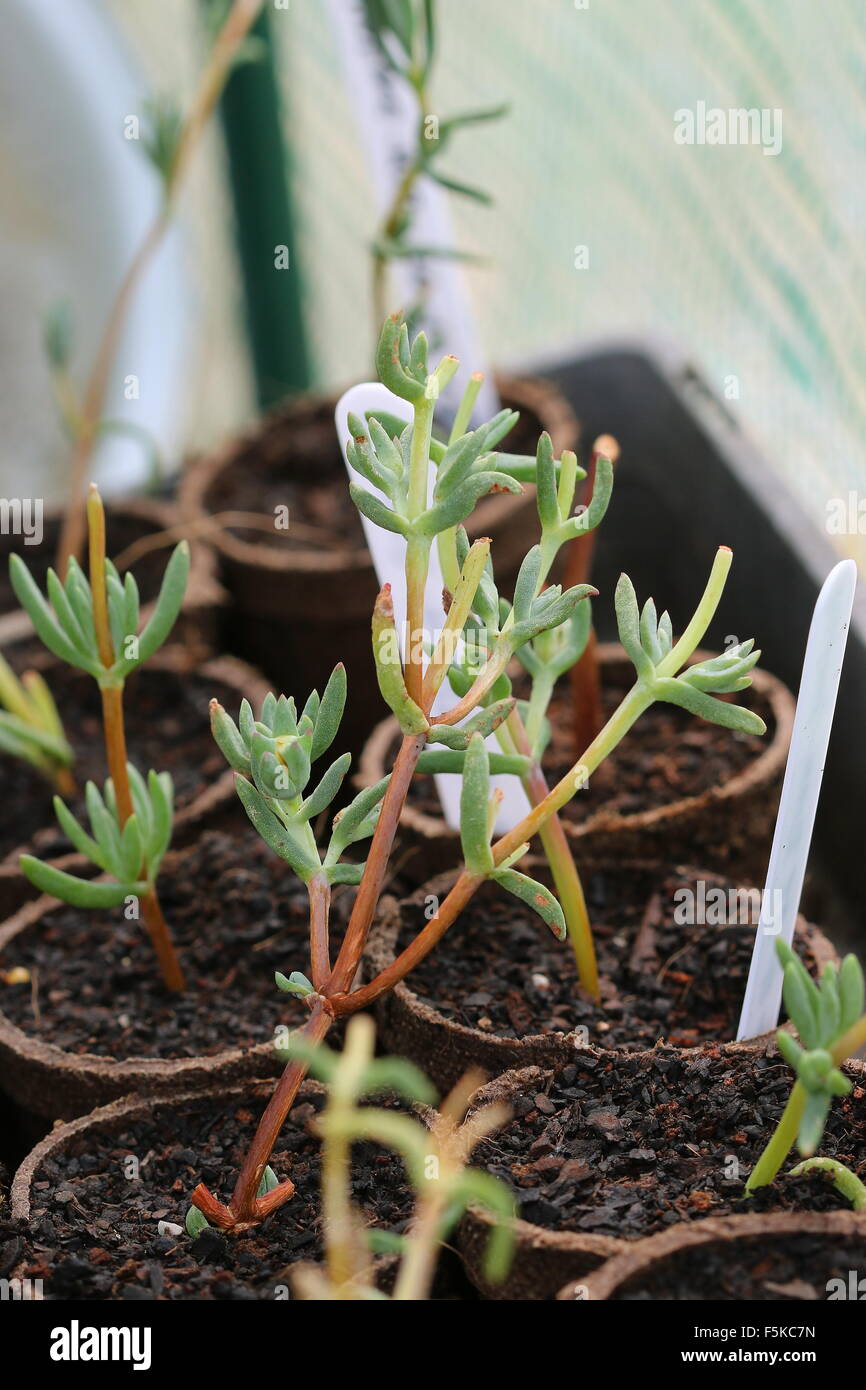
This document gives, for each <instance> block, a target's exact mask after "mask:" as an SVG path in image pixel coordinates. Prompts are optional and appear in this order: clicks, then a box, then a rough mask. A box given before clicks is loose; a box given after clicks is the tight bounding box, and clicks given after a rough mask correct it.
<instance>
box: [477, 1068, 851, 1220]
mask: <svg viewBox="0 0 866 1390" xmlns="http://www.w3.org/2000/svg"><path fill="white" fill-rule="evenodd" d="M548 1077H549V1079H548V1080H546V1081H545V1082H544V1083H543V1084H541V1085H540V1086H539V1083H538V1082H537V1081H536V1082H535V1083H534V1084H532V1085H530V1086H528V1087H527V1089H526V1090H523V1091H521V1092H520V1093H519V1094H518V1095H517V1096H516V1098H515V1099H513V1100H512V1102H511V1104H512V1109H513V1112H514V1116H515V1118H514V1119H513V1120H512V1121H511V1122H510V1123H509V1124H508V1125H507V1126H506V1127H505V1129H504V1130H502V1131H501V1132H500V1133H499V1134H497V1135H494V1136H493V1137H492V1138H490V1139H488V1140H485V1141H484V1143H483V1144H482V1145H481V1146H480V1147H479V1149H478V1150H477V1151H476V1155H475V1160H474V1161H475V1163H476V1164H478V1165H483V1167H485V1168H486V1169H488V1170H489V1171H490V1172H491V1173H494V1174H495V1175H496V1176H497V1177H500V1178H502V1179H504V1180H505V1181H506V1182H508V1183H509V1184H510V1186H511V1187H512V1188H513V1190H514V1192H515V1195H516V1197H517V1200H518V1203H519V1207H520V1215H521V1216H522V1217H523V1218H524V1219H525V1220H526V1221H530V1222H532V1223H533V1224H535V1225H538V1226H544V1227H546V1228H547V1229H549V1230H556V1231H577V1232H581V1231H582V1232H592V1233H593V1234H595V1235H610V1236H620V1237H621V1238H623V1239H627V1240H636V1239H638V1238H639V1237H641V1236H648V1235H652V1233H653V1232H654V1231H659V1230H663V1229H664V1228H665V1227H666V1226H670V1225H673V1224H674V1223H675V1222H678V1221H697V1220H700V1219H701V1218H702V1217H706V1216H727V1215H732V1214H733V1213H735V1212H740V1213H748V1212H762V1211H835V1210H840V1209H841V1210H846V1209H848V1210H850V1207H849V1204H848V1203H847V1202H846V1201H845V1198H844V1197H842V1196H841V1195H840V1194H839V1193H838V1192H837V1191H836V1190H835V1188H833V1187H832V1186H830V1185H829V1184H828V1183H827V1181H826V1180H825V1178H824V1177H822V1176H821V1175H818V1176H811V1177H805V1178H791V1177H786V1176H784V1175H782V1176H780V1177H778V1178H777V1179H776V1181H775V1183H773V1185H772V1186H771V1187H764V1188H760V1189H759V1190H758V1191H757V1192H756V1193H755V1194H754V1196H752V1197H750V1198H749V1197H744V1196H743V1185H744V1183H745V1181H746V1178H747V1177H748V1175H749V1173H750V1172H751V1170H752V1168H753V1166H754V1164H755V1162H756V1161H757V1159H758V1157H759V1156H760V1154H761V1152H762V1150H763V1149H764V1147H765V1145H766V1143H767V1141H768V1139H769V1138H770V1135H771V1134H772V1132H773V1130H774V1128H775V1125H776V1123H777V1121H778V1120H779V1118H780V1116H781V1114H782V1110H783V1109H784V1106H785V1104H786V1102H787V1099H788V1096H789V1094H790V1091H791V1085H792V1076H791V1071H790V1068H789V1067H788V1066H786V1065H785V1063H784V1062H782V1061H781V1060H780V1059H779V1057H777V1056H763V1055H755V1054H743V1055H741V1056H739V1057H737V1056H724V1055H723V1054H722V1052H721V1051H720V1049H718V1048H707V1049H705V1050H704V1051H702V1052H700V1053H697V1054H691V1055H690V1054H684V1053H682V1052H677V1051H676V1050H675V1049H672V1048H664V1047H659V1048H656V1049H655V1050H654V1051H653V1052H651V1053H642V1054H640V1055H637V1056H628V1055H621V1056H620V1057H618V1058H617V1059H616V1060H615V1061H611V1060H610V1059H609V1058H606V1057H604V1056H600V1057H599V1056H587V1055H585V1054H584V1055H582V1056H581V1057H580V1059H579V1060H578V1061H576V1062H575V1063H574V1064H573V1065H569V1066H566V1067H563V1068H561V1069H559V1070H558V1071H557V1072H556V1073H554V1074H550V1073H548ZM863 1096H864V1089H863V1087H862V1085H861V1084H859V1082H857V1081H856V1080H855V1085H854V1089H853V1090H852V1092H851V1094H850V1095H849V1096H846V1097H844V1098H842V1099H841V1100H839V1101H834V1103H833V1107H832V1109H831V1112H830V1118H829V1120H828V1122H827V1128H826V1131H825V1134H824V1139H823V1142H822V1145H821V1153H822V1154H823V1155H826V1156H828V1157H831V1158H837V1159H838V1160H839V1161H840V1162H842V1163H844V1164H845V1165H846V1166H848V1167H850V1168H852V1169H853V1170H854V1171H855V1172H856V1171H857V1170H858V1168H862V1165H863V1152H864V1144H866V1107H864V1105H863ZM789 1166H792V1165H789Z"/></svg>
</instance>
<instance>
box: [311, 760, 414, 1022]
mask: <svg viewBox="0 0 866 1390" xmlns="http://www.w3.org/2000/svg"><path fill="white" fill-rule="evenodd" d="M424 743H425V735H424V734H418V735H411V734H407V735H406V737H405V738H404V739H403V742H402V743H401V744H400V751H399V752H398V754H397V757H396V759H395V760H394V767H393V769H392V771H391V778H390V781H389V783H388V789H387V791H386V792H385V795H384V797H383V799H382V810H381V812H380V815H379V820H378V822H377V824H376V829H375V831H374V832H373V839H372V841H371V842H370V852H369V854H368V855H367V865H366V868H365V869H364V877H363V878H362V879H361V884H360V887H359V888H358V892H357V895H356V897H355V902H354V904H353V906H352V915H351V917H350V918H349V925H348V927H347V928H346V935H345V937H344V938H343V944H342V946H341V947H340V952H339V955H338V956H337V963H336V965H335V966H334V969H333V971H332V972H331V976H330V979H329V981H328V986H327V990H326V993H327V994H328V996H329V997H330V996H332V995H334V994H344V993H345V991H346V990H348V989H350V988H351V985H352V981H353V980H354V978H355V972H356V971H357V969H358V963H359V961H360V959H361V953H362V951H363V949H364V945H365V942H366V940H367V932H368V931H369V930H370V923H371V922H372V920H373V914H374V912H375V911H376V904H377V903H378V901H379V894H380V893H381V891H382V884H383V883H384V882H385V875H386V874H387V872H388V860H389V858H390V855H391V848H392V846H393V844H394V836H395V835H396V833H397V826H398V824H399V821H400V815H401V813H402V810H403V806H404V803H405V801H406V794H407V792H408V790H409V784H410V782H411V781H412V777H413V775H414V772H415V768H416V767H417V766H418V759H419V757H420V756H421V750H422V749H423V747H424Z"/></svg>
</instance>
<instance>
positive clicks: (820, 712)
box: [737, 560, 857, 1040]
mask: <svg viewBox="0 0 866 1390" xmlns="http://www.w3.org/2000/svg"><path fill="white" fill-rule="evenodd" d="M856 584H857V566H856V564H855V563H854V561H853V560H841V561H840V562H839V564H838V565H836V566H835V567H834V568H833V569H832V570H831V571H830V573H829V575H828V576H827V578H826V579H825V581H824V584H823V586H822V589H821V592H820V594H819V595H818V599H817V602H816V604H815V611H814V613H813V614H812V622H811V625H810V627H809V640H808V641H807V643H806V656H805V658H804V661H803V674H802V676H801V678H800V690H799V694H798V696H797V713H796V715H795V718H794V732H793V734H792V736H791V750H790V752H789V754H788V763H787V766H786V768H785V780H784V783H783V785H782V796H781V799H780V801H779V814H778V817H777V819H776V829H775V831H774V833H773V845H772V848H771V850H770V863H769V865H768V868H767V881H766V885H765V887H764V894H763V898H762V900H761V916H760V920H759V922H758V928H757V934H756V936H755V949H754V951H753V953H752V964H751V967H750V969H749V978H748V981H747V983H746V994H745V998H744V1000H743V1011H742V1014H741V1015H740V1026H739V1029H738V1030H737V1038H738V1040H740V1039H743V1038H756V1037H759V1036H760V1034H761V1033H767V1032H769V1030H770V1029H771V1028H775V1026H776V1021H777V1019H778V1017H779V1006H780V1004H781V1002H782V975H783V971H782V966H781V965H780V963H779V958H778V956H777V955H776V941H777V940H778V939H779V938H781V939H782V940H783V941H786V942H787V943H788V945H790V944H791V941H792V940H793V937H794V926H795V923H796V920H797V912H798V911H799V907H800V896H801V894H802V892H803V879H804V877H805V874H806V863H807V861H808V858H809V846H810V845H811V843H812V829H813V827H814V824H815V812H816V811H817V809H818V797H819V795H820V792H821V779H822V777H823V775H824V761H825V759H826V756H827V746H828V744H829V742H830V729H831V727H832V724H833V715H834V712H835V709H836V695H837V693H838V690H839V678H840V676H841V674H842V662H843V660H844V657H845V645H846V643H847V641H848V625H849V623H850V620H851V609H852V607H853V604H854V590H855V587H856Z"/></svg>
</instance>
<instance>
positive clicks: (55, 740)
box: [0, 656, 73, 781]
mask: <svg viewBox="0 0 866 1390" xmlns="http://www.w3.org/2000/svg"><path fill="white" fill-rule="evenodd" d="M0 706H2V708H0V751H2V752H4V753H9V754H11V755H12V757H15V758H21V759H22V760H23V761H25V762H28V763H30V764H32V766H33V767H35V768H38V770H39V771H40V772H41V773H43V774H44V776H46V777H48V778H50V779H52V780H54V781H56V780H57V778H58V774H59V772H60V770H61V769H62V768H69V767H71V766H72V762H73V753H72V749H71V748H70V746H69V743H68V741H67V738H66V734H65V733H64V730H63V724H62V722H61V719H60V715H59V714H58V712H57V706H56V705H55V703H54V698H53V696H52V694H51V691H50V690H49V689H48V686H47V685H46V684H45V681H44V680H43V679H42V677H41V676H40V675H39V672H38V671H25V673H24V675H23V676H22V677H21V679H20V680H19V679H18V677H17V676H16V675H15V672H14V671H13V670H12V668H11V667H10V666H9V664H8V663H7V662H6V661H5V660H4V658H3V657H2V656H0Z"/></svg>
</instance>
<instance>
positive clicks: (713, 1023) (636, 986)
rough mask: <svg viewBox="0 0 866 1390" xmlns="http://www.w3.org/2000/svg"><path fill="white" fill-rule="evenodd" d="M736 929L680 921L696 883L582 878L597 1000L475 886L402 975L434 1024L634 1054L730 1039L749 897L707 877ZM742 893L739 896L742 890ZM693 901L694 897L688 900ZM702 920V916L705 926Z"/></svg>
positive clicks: (522, 924)
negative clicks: (577, 1035) (572, 1035)
mask: <svg viewBox="0 0 866 1390" xmlns="http://www.w3.org/2000/svg"><path fill="white" fill-rule="evenodd" d="M705 883H706V890H705V891H706V895H707V897H706V908H707V910H706V914H705V915H706V916H707V917H710V908H711V898H710V895H711V894H712V893H713V892H720V891H721V892H723V893H724V894H725V899H724V901H725V904H726V905H727V906H729V905H730V904H734V905H735V907H736V913H732V912H730V911H729V912H728V916H729V917H733V918H734V919H735V920H736V922H737V925H730V926H720V925H695V926H689V925H679V924H678V923H677V921H676V920H675V914H677V913H678V912H679V911H680V903H681V902H682V897H677V896H675V895H677V894H680V895H681V894H682V893H683V891H686V892H689V891H691V890H694V892H695V894H696V895H697V894H698V893H699V892H700V889H699V886H698V884H697V883H696V881H695V880H694V878H693V877H692V876H691V875H690V874H685V875H680V874H678V873H676V871H671V873H670V874H668V875H667V876H664V877H661V876H656V875H652V876H651V875H650V874H649V873H644V872H641V871H638V870H632V869H624V870H620V871H618V872H616V873H614V872H612V871H606V872H597V873H593V874H590V875H589V876H587V877H586V878H585V881H584V891H585V893H586V899H587V906H588V908H589V914H590V920H591V922H592V928H593V935H594V937H595V942H596V952H597V956H598V967H599V974H600V977H601V994H602V999H601V1004H600V1005H599V1004H597V1003H595V1002H594V1001H593V1000H592V999H590V998H589V997H588V996H587V995H585V994H584V993H582V991H581V990H580V988H579V986H578V980H577V970H576V967H575V963H574V955H573V953H572V951H571V949H570V947H569V945H568V943H567V942H560V941H557V940H556V938H555V937H554V936H553V935H552V934H551V932H550V931H549V929H548V928H547V927H546V926H545V925H544V923H543V922H542V921H541V919H540V918H539V917H537V916H536V915H535V913H533V912H531V911H530V909H529V908H527V907H525V906H524V905H523V904H522V903H521V902H519V901H518V899H516V898H514V897H512V896H511V895H510V894H506V893H504V892H502V891H501V890H498V889H483V890H482V891H481V893H479V894H478V895H477V896H476V897H475V898H474V899H473V900H472V901H471V902H470V904H469V905H468V907H466V908H464V910H463V912H462V913H461V915H460V917H459V919H458V920H457V922H456V923H455V924H454V926H453V927H451V928H450V930H449V932H448V934H447V936H446V937H445V939H444V940H443V941H442V942H441V943H440V945H439V946H438V947H437V948H436V950H435V951H434V952H432V953H431V954H430V955H429V956H428V957H427V958H426V959H425V960H424V961H422V962H421V964H420V965H418V966H417V967H416V968H415V969H414V970H413V971H412V974H411V975H410V976H409V979H408V981H407V983H408V985H409V988H410V989H411V990H413V991H414V993H416V994H417V995H418V996H419V997H420V998H421V999H422V1000H424V1002H425V1003H427V1004H429V1005H430V1007H431V1008H433V1009H435V1010H436V1011H437V1012H438V1013H440V1014H442V1015H443V1017H445V1018H448V1019H451V1020H453V1021H454V1022H456V1023H462V1024H465V1025H466V1026H467V1027H470V1028H478V1029H481V1030H482V1031H483V1032H487V1033H490V1034H491V1035H495V1036H498V1037H507V1038H520V1037H526V1036H530V1035H532V1034H537V1033H547V1032H551V1031H557V1030H559V1031H563V1032H571V1031H572V1030H573V1029H575V1028H578V1027H584V1028H586V1030H587V1035H586V1038H585V1041H586V1042H588V1043H590V1044H592V1045H594V1046H598V1047H616V1048H624V1049H627V1050H629V1051H638V1050H641V1049H644V1048H647V1047H653V1046H654V1044H655V1043H656V1042H657V1041H658V1040H659V1039H660V1038H664V1039H666V1040H667V1041H668V1042H671V1043H675V1044H677V1045H679V1046H695V1045H696V1044H698V1043H701V1042H704V1041H710V1040H711V1041H716V1042H718V1041H730V1040H731V1039H733V1037H734V1036H735V1031H736V1025H737V1021H738V1019H739V1014H740V1008H741V1006H742V1002H743V992H744V990H745V985H746V979H747V976H748V972H749V965H750V963H751V959H752V949H753V946H754V939H755V927H754V925H752V924H753V923H756V922H757V916H758V907H759V902H758V895H757V893H754V894H753V898H754V901H751V900H748V901H747V900H746V898H745V897H739V898H735V897H731V896H730V895H731V894H734V893H736V886H735V885H734V884H733V883H728V881H727V880H725V879H723V878H717V877H715V876H709V877H708V879H707V880H705ZM744 891H745V890H744ZM695 901H696V903H699V901H700V899H699V898H698V897H697V896H696V898H695ZM403 911H404V913H405V915H406V926H405V928H404V929H403V931H402V932H401V934H400V938H399V943H398V944H399V947H400V949H402V948H403V947H404V946H406V945H408V943H409V940H410V939H411V937H412V936H413V935H414V934H415V932H416V931H417V930H418V929H419V927H420V926H422V925H423V921H424V918H423V908H421V907H416V906H414V905H413V906H410V905H408V904H404V905H403ZM710 920H711V921H712V918H710Z"/></svg>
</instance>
